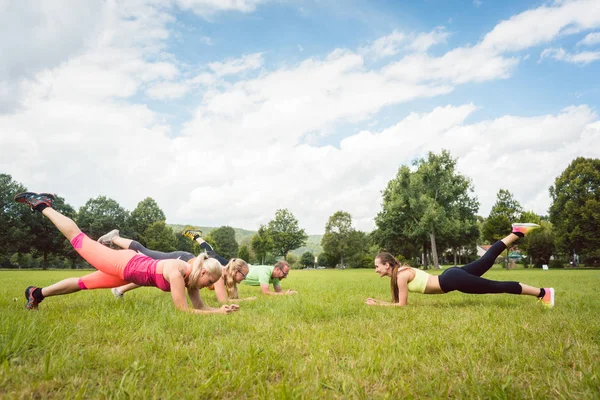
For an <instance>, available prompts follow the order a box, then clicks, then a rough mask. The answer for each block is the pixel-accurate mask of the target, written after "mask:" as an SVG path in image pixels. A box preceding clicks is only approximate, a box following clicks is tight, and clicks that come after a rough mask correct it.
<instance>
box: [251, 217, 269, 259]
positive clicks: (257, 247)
mask: <svg viewBox="0 0 600 400" xmlns="http://www.w3.org/2000/svg"><path fill="white" fill-rule="evenodd" d="M250 246H252V250H254V254H256V257H257V258H258V260H259V262H260V263H261V264H264V263H265V258H266V257H267V254H268V253H269V252H270V251H271V249H272V248H273V239H271V237H270V236H269V231H268V229H267V227H266V226H264V225H261V226H260V228H258V232H257V233H256V234H255V235H254V236H252V240H251V241H250Z"/></svg>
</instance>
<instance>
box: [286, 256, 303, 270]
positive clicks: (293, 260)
mask: <svg viewBox="0 0 600 400" xmlns="http://www.w3.org/2000/svg"><path fill="white" fill-rule="evenodd" d="M286 261H287V263H288V264H289V266H290V268H292V269H297V268H299V267H300V260H299V259H298V257H296V256H295V255H294V254H292V253H290V254H288V256H287V258H286Z"/></svg>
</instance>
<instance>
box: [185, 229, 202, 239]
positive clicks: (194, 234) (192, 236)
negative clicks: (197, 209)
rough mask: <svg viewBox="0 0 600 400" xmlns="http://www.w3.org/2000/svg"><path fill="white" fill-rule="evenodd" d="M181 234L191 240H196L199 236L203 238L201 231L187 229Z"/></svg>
mask: <svg viewBox="0 0 600 400" xmlns="http://www.w3.org/2000/svg"><path fill="white" fill-rule="evenodd" d="M181 234H182V235H183V236H185V237H186V238H190V239H191V240H196V237H198V236H202V231H201V230H200V229H194V228H192V229H185V230H184V231H183V232H181Z"/></svg>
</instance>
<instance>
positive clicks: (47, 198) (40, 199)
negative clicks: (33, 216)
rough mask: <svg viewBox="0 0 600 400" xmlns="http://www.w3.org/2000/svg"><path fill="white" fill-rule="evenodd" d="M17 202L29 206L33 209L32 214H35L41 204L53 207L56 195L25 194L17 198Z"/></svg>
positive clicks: (20, 194) (18, 195)
mask: <svg viewBox="0 0 600 400" xmlns="http://www.w3.org/2000/svg"><path fill="white" fill-rule="evenodd" d="M15 201H16V202H17V203H23V204H27V205H28V206H29V208H31V212H35V208H36V207H37V206H39V205H41V204H45V205H46V206H48V207H52V204H53V203H54V195H53V194H52V193H34V192H23V193H19V194H17V195H16V196H15Z"/></svg>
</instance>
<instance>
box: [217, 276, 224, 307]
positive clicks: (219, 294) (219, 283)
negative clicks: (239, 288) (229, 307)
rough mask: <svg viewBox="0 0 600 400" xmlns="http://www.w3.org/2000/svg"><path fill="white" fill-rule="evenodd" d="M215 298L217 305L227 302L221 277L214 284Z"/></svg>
mask: <svg viewBox="0 0 600 400" xmlns="http://www.w3.org/2000/svg"><path fill="white" fill-rule="evenodd" d="M215 296H217V301H218V302H219V303H225V302H226V301H227V292H226V291H225V281H223V277H220V278H219V280H218V281H216V282H215Z"/></svg>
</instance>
